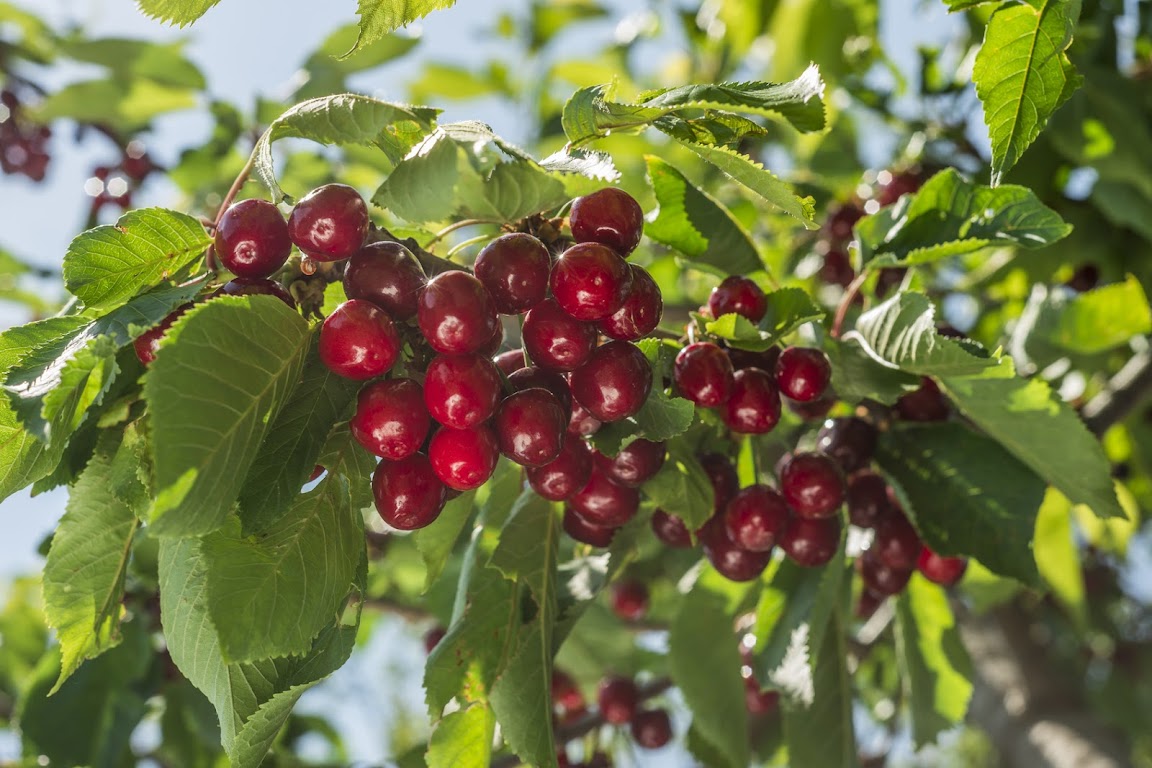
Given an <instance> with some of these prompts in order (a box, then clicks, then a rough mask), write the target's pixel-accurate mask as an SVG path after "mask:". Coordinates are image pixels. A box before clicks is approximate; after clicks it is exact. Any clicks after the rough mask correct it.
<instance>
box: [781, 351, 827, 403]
mask: <svg viewBox="0 0 1152 768" xmlns="http://www.w3.org/2000/svg"><path fill="white" fill-rule="evenodd" d="M831 380H832V364H831V363H830V362H828V356H827V355H825V354H824V353H823V352H821V351H820V350H818V349H809V348H805V347H788V348H787V349H785V350H784V351H783V352H781V353H780V359H779V360H777V361H776V383H777V384H779V385H780V391H781V392H783V393H784V394H785V395H787V396H788V397H790V398H792V399H793V400H799V401H800V402H802V403H810V402H812V401H813V400H818V399H820V396H821V395H823V394H824V390H826V389H828V382H830V381H831Z"/></svg>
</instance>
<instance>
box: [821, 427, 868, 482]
mask: <svg viewBox="0 0 1152 768" xmlns="http://www.w3.org/2000/svg"><path fill="white" fill-rule="evenodd" d="M878 437H879V435H878V433H877V432H876V428H875V427H873V426H872V425H871V424H869V423H868V422H866V421H864V420H863V419H857V418H856V417H850V418H846V419H828V421H826V422H824V426H823V427H821V428H820V432H819V434H817V435H816V450H818V451H820V452H821V453H825V454H827V455H829V456H831V457H832V458H833V459H835V460H836V463H837V464H839V465H840V468H841V469H843V470H844V471H845V472H855V471H856V470H858V469H863V468H864V467H866V466H868V464H869V463H871V461H872V454H874V453H875V452H876V440H877V438H878Z"/></svg>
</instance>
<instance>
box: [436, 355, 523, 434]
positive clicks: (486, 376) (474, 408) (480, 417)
mask: <svg viewBox="0 0 1152 768" xmlns="http://www.w3.org/2000/svg"><path fill="white" fill-rule="evenodd" d="M502 386H503V384H502V382H501V381H500V371H499V370H497V368H496V364H495V363H493V362H492V361H491V360H489V359H488V358H487V357H483V356H481V355H437V356H436V357H434V358H432V362H430V363H428V373H427V375H426V376H425V378H424V402H425V404H426V405H427V406H428V412H429V413H430V414H432V418H434V419H436V421H438V422H440V423H441V424H443V425H444V426H446V427H451V428H452V429H470V428H472V427H474V426H476V425H477V424H481V423H483V422H485V421H487V420H488V419H489V418H490V417H491V416H492V414H493V413H495V412H496V406H498V405H499V404H500V394H501V392H500V390H501V388H502Z"/></svg>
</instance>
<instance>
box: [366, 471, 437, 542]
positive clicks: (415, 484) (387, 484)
mask: <svg viewBox="0 0 1152 768" xmlns="http://www.w3.org/2000/svg"><path fill="white" fill-rule="evenodd" d="M372 495H373V497H374V498H375V500H376V511H377V512H379V513H380V517H381V518H383V520H384V522H386V523H388V525H390V526H392V527H393V528H398V529H399V530H402V531H412V530H416V529H417V528H423V527H424V526H426V525H428V524H429V523H431V522H432V521H433V520H435V519H436V518H437V517H439V516H440V510H442V509H443V508H444V502H445V501H446V496H445V488H444V484H443V483H441V482H440V480H439V479H438V478H437V477H436V473H435V472H434V471H432V465H431V463H429V461H428V457H427V456H425V455H424V454H422V453H416V454H413V455H411V456H409V457H408V458H406V459H401V460H400V461H382V462H380V463H379V464H377V465H376V471H375V472H373V473H372Z"/></svg>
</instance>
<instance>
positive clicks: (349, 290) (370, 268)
mask: <svg viewBox="0 0 1152 768" xmlns="http://www.w3.org/2000/svg"><path fill="white" fill-rule="evenodd" d="M427 280H428V278H427V276H426V275H425V274H424V267H422V266H420V262H419V260H417V258H416V257H415V256H413V255H412V252H411V251H409V250H408V249H407V248H405V247H404V246H402V245H400V243H392V242H381V243H369V244H368V245H366V246H364V247H363V248H361V249H360V250H359V251H357V252H356V253H354V254H353V255H352V258H350V259H349V260H348V265H347V266H346V267H345V268H344V293H345V295H347V296H348V298H350V299H364V300H365V301H370V302H372V303H373V304H375V305H376V306H378V307H380V309H383V310H384V311H385V312H387V313H388V314H389V315H391V316H392V317H394V318H396V319H397V320H409V319H411V318H413V317H415V316H416V310H417V308H418V306H419V298H420V291H421V290H423V288H424V284H425V283H426V282H427Z"/></svg>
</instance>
